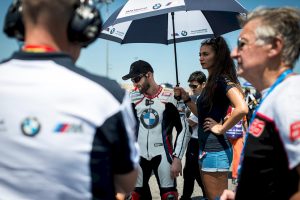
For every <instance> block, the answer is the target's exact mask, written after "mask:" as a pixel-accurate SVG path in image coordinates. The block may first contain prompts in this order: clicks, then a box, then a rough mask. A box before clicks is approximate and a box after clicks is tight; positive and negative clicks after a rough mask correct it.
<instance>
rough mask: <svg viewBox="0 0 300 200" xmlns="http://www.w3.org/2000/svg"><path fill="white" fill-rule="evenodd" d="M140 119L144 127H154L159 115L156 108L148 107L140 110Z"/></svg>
mask: <svg viewBox="0 0 300 200" xmlns="http://www.w3.org/2000/svg"><path fill="white" fill-rule="evenodd" d="M140 121H141V122H142V124H143V126H144V127H145V128H146V129H152V128H154V127H155V126H156V125H157V124H158V121H159V116H158V113H157V111H156V110H154V109H152V108H149V109H146V110H144V111H143V112H142V114H141V116H140Z"/></svg>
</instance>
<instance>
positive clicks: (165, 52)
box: [0, 0, 300, 87]
mask: <svg viewBox="0 0 300 200" xmlns="http://www.w3.org/2000/svg"><path fill="white" fill-rule="evenodd" d="M125 2H126V1H125V0H114V2H113V3H112V4H110V5H109V7H108V12H107V8H106V6H101V7H100V10H101V13H102V18H103V20H105V19H106V18H107V17H108V16H109V15H110V14H111V13H112V12H113V11H115V10H116V9H117V8H118V7H120V6H121V5H122V4H124V3H125ZM239 2H240V3H241V4H242V5H243V6H244V7H245V8H246V9H247V10H252V9H254V8H256V7H257V6H268V7H279V6H292V7H297V8H300V0H284V1H283V0H240V1H239ZM10 3H11V0H1V4H0V19H1V21H0V26H1V29H3V21H4V17H5V13H6V10H7V8H8V6H9V4H10ZM239 32H240V30H238V31H234V32H231V33H227V34H225V35H224V37H225V39H226V40H227V42H228V43H229V46H230V48H234V47H235V45H236V39H237V37H238V34H239ZM200 42H201V41H200V40H195V41H190V42H183V43H178V44H177V60H178V73H179V82H180V83H181V85H182V86H184V87H186V86H187V82H186V81H187V79H188V76H189V74H190V73H192V72H193V71H196V70H202V69H201V66H200V64H199V57H198V53H199V45H200ZM0 47H1V51H0V60H3V59H5V58H7V57H9V56H10V55H11V54H12V52H13V51H15V50H17V49H18V43H17V41H16V40H14V39H10V38H8V37H6V35H5V34H4V33H3V32H2V33H1V34H0ZM107 49H108V52H109V53H108V63H109V64H108V65H107V54H106V52H107ZM137 59H142V60H146V61H148V62H149V63H150V64H151V65H152V67H153V68H154V74H155V79H156V81H157V82H158V83H162V82H169V83H172V84H175V82H176V78H175V61H174V50H173V45H163V44H142V43H141V44H125V45H120V44H118V43H115V42H110V41H109V42H107V41H105V40H103V39H98V40H97V41H96V42H95V43H93V44H92V45H90V46H89V47H88V48H86V49H83V50H82V52H81V56H80V58H79V60H78V61H77V64H78V65H79V66H80V67H82V68H84V69H86V70H88V71H90V72H92V73H95V74H98V75H103V76H107V75H108V77H110V78H112V79H115V80H117V81H118V82H119V83H125V82H124V81H123V80H122V79H121V77H122V76H123V75H125V74H127V73H128V71H129V66H130V64H131V63H132V62H134V61H135V60H137ZM107 66H108V70H107ZM295 71H297V72H300V62H297V64H296V68H295ZM204 72H205V71H204ZM205 73H206V72H205Z"/></svg>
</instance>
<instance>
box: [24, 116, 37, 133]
mask: <svg viewBox="0 0 300 200" xmlns="http://www.w3.org/2000/svg"><path fill="white" fill-rule="evenodd" d="M21 130H22V132H23V134H24V135H26V136H30V137H33V136H35V135H36V134H38V133H39V132H40V130H41V124H40V122H39V121H38V120H37V118H35V117H27V118H25V119H24V120H23V121H22V123H21Z"/></svg>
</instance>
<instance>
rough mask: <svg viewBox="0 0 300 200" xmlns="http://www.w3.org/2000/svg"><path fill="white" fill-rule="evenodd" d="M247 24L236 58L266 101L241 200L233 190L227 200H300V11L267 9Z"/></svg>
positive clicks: (257, 118)
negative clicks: (299, 64) (298, 66)
mask: <svg viewBox="0 0 300 200" xmlns="http://www.w3.org/2000/svg"><path fill="white" fill-rule="evenodd" d="M274 19H276V20H274ZM241 22H242V25H243V29H242V31H241V33H240V36H239V39H238V47H237V48H235V49H234V50H233V51H232V57H233V58H235V59H236V60H237V62H238V74H239V75H241V76H242V77H244V78H245V79H246V80H247V81H249V82H250V83H251V84H252V85H253V86H254V87H255V88H256V89H258V90H259V91H261V93H262V99H261V101H260V104H259V106H258V108H257V109H256V111H255V112H254V114H253V116H252V119H251V121H250V127H249V130H248V133H247V136H246V143H245V149H244V154H243V163H242V165H241V170H240V175H239V177H240V179H239V183H238V186H237V190H236V195H234V193H233V192H232V191H228V190H227V191H225V192H224V193H223V195H222V197H221V199H222V200H225V199H234V198H235V199H238V200H240V199H241V200H248V199H251V200H252V199H259V200H260V199H289V200H299V199H300V185H299V183H300V178H299V177H300V134H299V133H300V104H299V101H300V92H299V83H300V76H299V75H296V74H294V73H293V72H292V69H293V67H294V64H295V62H296V60H297V59H298V58H299V50H300V24H299V22H300V10H298V9H295V8H261V9H257V10H254V11H253V12H251V13H249V14H248V16H247V18H243V19H241ZM254 186H255V187H254Z"/></svg>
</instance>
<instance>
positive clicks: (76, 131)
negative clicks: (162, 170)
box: [0, 0, 139, 200]
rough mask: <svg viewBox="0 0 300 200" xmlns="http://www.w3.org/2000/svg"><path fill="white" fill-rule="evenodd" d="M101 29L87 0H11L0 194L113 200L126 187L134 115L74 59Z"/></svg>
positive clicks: (0, 104)
mask: <svg viewBox="0 0 300 200" xmlns="http://www.w3.org/2000/svg"><path fill="white" fill-rule="evenodd" d="M100 30H101V18H100V14H99V12H98V10H97V9H96V7H95V6H94V5H92V4H88V3H86V2H84V1H80V0H52V1H49V0H35V1H32V0H18V1H14V2H13V4H12V5H11V6H10V8H9V10H8V13H7V16H6V19H5V26H4V31H5V33H6V34H7V35H8V36H10V37H16V38H17V39H19V40H23V39H24V46H23V48H22V50H21V51H19V52H16V53H14V54H13V55H12V57H11V58H9V59H7V60H6V61H4V62H2V63H1V64H0V93H1V101H0V146H1V148H2V150H3V151H2V153H1V161H0V194H1V195H0V199H2V198H3V199H14V200H21V199H22V200H23V199H47V200H59V199H63V200H65V199H72V200H75V199H78V200H79V199H80V200H82V199H101V200H108V199H109V200H111V199H115V194H116V193H117V192H121V193H127V192H129V191H131V190H132V189H133V188H134V185H135V181H136V177H137V166H138V161H139V153H138V149H137V145H136V142H135V141H136V140H135V134H136V120H135V117H134V114H133V110H132V107H131V103H130V100H129V98H128V95H127V94H126V92H125V91H124V90H122V89H121V88H120V87H119V85H118V84H117V83H116V82H115V81H112V80H108V79H106V78H104V77H99V76H95V75H92V74H89V73H88V72H86V71H84V70H82V69H79V68H77V67H76V66H75V64H74V62H75V61H76V59H77V58H78V56H79V53H80V49H81V48H82V47H86V46H88V45H89V44H90V43H92V42H93V41H94V40H95V39H96V38H97V36H98V34H99V32H100Z"/></svg>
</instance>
